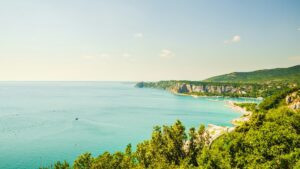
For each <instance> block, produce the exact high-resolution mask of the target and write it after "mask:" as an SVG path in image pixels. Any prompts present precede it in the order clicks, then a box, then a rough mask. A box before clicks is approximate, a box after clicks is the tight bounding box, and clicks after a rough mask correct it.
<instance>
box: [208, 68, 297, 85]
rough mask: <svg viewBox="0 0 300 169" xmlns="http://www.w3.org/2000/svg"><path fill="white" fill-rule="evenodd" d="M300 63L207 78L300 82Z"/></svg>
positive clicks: (250, 81)
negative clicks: (286, 66)
mask: <svg viewBox="0 0 300 169" xmlns="http://www.w3.org/2000/svg"><path fill="white" fill-rule="evenodd" d="M299 77H300V65H297V66H293V67H289V68H277V69H265V70H257V71H253V72H233V73H230V74H226V75H220V76H215V77H211V78H209V79H206V80H205V81H206V82H231V83H233V82H234V83H270V82H276V83H277V82H289V83H300V78H299Z"/></svg>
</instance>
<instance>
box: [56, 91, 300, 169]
mask: <svg viewBox="0 0 300 169" xmlns="http://www.w3.org/2000/svg"><path fill="white" fill-rule="evenodd" d="M295 90H298V89H290V90H282V91H280V92H278V93H275V94H274V95H273V96H272V97H270V98H267V99H265V100H264V101H263V102H262V103H261V104H260V105H259V106H257V105H256V104H245V103H241V104H238V105H239V106H241V107H244V108H246V109H248V110H251V111H253V113H252V117H251V119H250V121H248V122H245V123H244V124H242V125H241V126H238V127H237V128H236V129H235V131H233V132H230V133H226V134H224V135H222V136H220V137H219V138H217V139H216V140H214V141H213V142H212V143H210V142H208V140H209V135H208V134H207V133H206V130H205V127H204V126H203V125H201V126H200V127H199V129H198V130H196V129H195V128H191V129H189V130H188V133H186V130H185V127H184V126H183V124H182V123H181V122H180V121H176V122H175V123H174V124H173V125H171V126H163V127H159V126H156V127H154V128H153V132H152V136H151V139H150V140H145V141H143V142H142V143H140V144H138V145H137V148H136V151H135V152H132V150H131V145H128V146H127V147H126V149H125V152H116V153H114V154H110V153H108V152H105V153H103V154H101V155H100V156H98V157H95V158H94V157H92V156H91V154H90V153H85V154H83V155H81V156H79V157H78V158H77V159H76V160H75V161H74V164H73V168H74V169H87V168H91V169H144V168H151V169H157V168H158V169H174V168H175V169H176V168H177V169H187V168H190V169H193V168H200V169H202V168H203V169H204V168H205V169H227V168H228V169H230V168H274V169H277V168H278V169H279V168H287V169H292V168H299V167H300V113H298V112H296V111H293V110H290V109H289V108H288V107H287V106H286V105H285V104H284V103H283V102H284V98H285V96H286V95H288V94H289V93H291V92H294V91H295ZM258 107H259V108H258ZM54 166H55V167H56V168H57V169H63V168H69V164H67V163H66V162H64V163H61V162H57V163H56V164H55V165H54Z"/></svg>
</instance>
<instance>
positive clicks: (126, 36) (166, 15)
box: [0, 0, 300, 81]
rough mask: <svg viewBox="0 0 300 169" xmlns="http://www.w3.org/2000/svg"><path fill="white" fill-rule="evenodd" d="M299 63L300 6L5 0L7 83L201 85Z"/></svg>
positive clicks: (206, 0)
mask: <svg viewBox="0 0 300 169" xmlns="http://www.w3.org/2000/svg"><path fill="white" fill-rule="evenodd" d="M296 64H300V1H299V0H248V1H246V0H0V80H108V81H112V80H114V81H116V80H120V81H124V80H125V81H140V80H146V81H147V80H164V79H190V80H201V79H205V78H207V77H210V76H213V75H218V74H223V73H229V72H232V71H249V70H255V69H262V68H274V67H288V66H293V65H296Z"/></svg>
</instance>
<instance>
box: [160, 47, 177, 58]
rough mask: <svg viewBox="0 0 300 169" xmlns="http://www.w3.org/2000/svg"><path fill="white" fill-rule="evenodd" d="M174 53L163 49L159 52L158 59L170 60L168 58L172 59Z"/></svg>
mask: <svg viewBox="0 0 300 169" xmlns="http://www.w3.org/2000/svg"><path fill="white" fill-rule="evenodd" d="M174 55H175V54H174V53H173V52H172V51H171V50H169V49H163V50H162V51H161V53H160V55H159V56H160V57H161V58H164V59H170V58H173V57H174Z"/></svg>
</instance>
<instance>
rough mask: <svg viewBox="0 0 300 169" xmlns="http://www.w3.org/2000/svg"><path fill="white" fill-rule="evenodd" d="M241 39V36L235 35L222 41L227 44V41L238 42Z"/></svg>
mask: <svg viewBox="0 0 300 169" xmlns="http://www.w3.org/2000/svg"><path fill="white" fill-rule="evenodd" d="M240 41H241V36H240V35H235V36H233V37H232V38H231V39H230V40H225V41H224V43H225V44H229V43H238V42H240Z"/></svg>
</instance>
